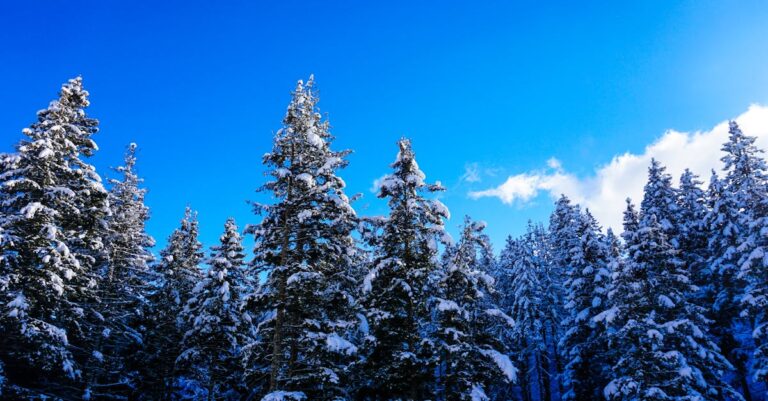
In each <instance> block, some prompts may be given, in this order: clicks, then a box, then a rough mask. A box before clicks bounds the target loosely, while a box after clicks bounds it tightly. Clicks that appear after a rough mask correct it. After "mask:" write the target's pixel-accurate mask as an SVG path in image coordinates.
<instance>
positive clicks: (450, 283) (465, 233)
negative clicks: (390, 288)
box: [430, 217, 517, 401]
mask: <svg viewBox="0 0 768 401" xmlns="http://www.w3.org/2000/svg"><path fill="white" fill-rule="evenodd" d="M484 228H485V223H480V222H473V221H472V220H470V219H469V217H467V218H465V221H464V226H463V228H462V235H461V239H460V240H459V242H458V243H457V244H456V245H455V246H451V247H449V249H448V250H447V252H446V258H445V259H446V260H445V263H443V264H442V265H441V267H440V269H438V270H436V271H434V272H433V273H432V277H431V279H430V282H431V285H432V288H434V290H433V291H432V293H433V294H434V295H433V296H432V297H431V299H430V307H431V309H432V313H431V314H432V315H433V316H435V323H434V326H433V328H432V330H431V333H430V334H431V336H430V337H431V340H432V341H433V343H434V349H435V358H436V360H437V364H436V365H437V372H438V373H437V376H438V377H437V379H438V380H437V391H436V396H437V398H438V399H442V400H447V401H452V400H457V401H458V400H481V399H488V395H487V393H490V391H488V390H489V387H490V386H491V385H492V384H493V383H494V382H497V381H506V382H513V381H514V380H516V377H517V369H516V368H515V367H514V366H513V365H512V362H511V360H510V359H509V356H507V355H506V353H505V349H504V344H503V343H502V342H501V341H500V339H499V338H498V337H496V336H494V335H493V331H492V330H489V329H490V327H491V326H493V325H499V324H500V325H503V326H506V327H514V321H513V320H512V318H510V317H509V316H507V315H506V314H505V313H504V312H502V311H501V310H500V309H498V308H497V306H496V305H495V304H494V303H493V301H492V299H491V297H490V295H491V294H492V293H493V292H494V287H493V286H494V282H493V278H492V277H490V276H489V275H488V274H487V273H485V272H483V271H481V270H480V268H481V267H482V265H481V264H482V263H483V262H485V261H484V258H486V257H487V255H485V254H484V251H485V250H487V249H489V248H490V246H489V239H488V237H487V236H486V235H485V234H483V232H482V231H483V230H484Z"/></svg>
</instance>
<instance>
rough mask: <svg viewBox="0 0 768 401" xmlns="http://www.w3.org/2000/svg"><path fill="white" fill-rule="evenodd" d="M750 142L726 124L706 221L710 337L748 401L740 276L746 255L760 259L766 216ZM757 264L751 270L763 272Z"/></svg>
mask: <svg viewBox="0 0 768 401" xmlns="http://www.w3.org/2000/svg"><path fill="white" fill-rule="evenodd" d="M754 141H755V138H754V137H750V136H747V135H744V133H743V132H742V131H741V129H739V126H738V125H737V124H736V122H734V121H731V122H730V123H729V131H728V141H727V142H726V143H725V144H724V145H723V147H722V150H723V152H725V155H724V156H723V157H722V158H721V160H722V162H723V171H724V172H725V177H724V178H723V179H722V181H718V182H713V183H712V186H711V187H712V188H711V191H710V192H711V194H710V196H711V197H712V199H711V201H710V202H712V210H711V212H710V214H709V216H708V218H707V221H708V223H709V229H710V231H711V236H710V242H709V245H710V246H709V248H710V249H709V251H710V260H709V264H710V268H711V269H712V271H713V273H714V274H715V275H716V280H714V283H715V288H714V290H715V296H716V298H715V303H714V317H715V319H714V320H715V321H714V323H713V326H712V331H713V334H715V336H716V337H717V339H718V343H719V345H720V347H721V349H722V351H723V354H724V355H725V356H726V357H727V358H728V359H729V361H730V362H731V363H732V364H733V365H734V367H735V368H736V371H735V373H736V379H735V383H737V385H738V386H739V387H741V391H742V392H743V394H744V395H745V397H746V398H748V399H750V398H751V394H750V392H751V391H750V384H749V366H748V364H749V358H750V356H751V354H752V353H753V350H754V345H753V344H751V342H749V341H745V340H746V339H748V338H749V334H750V333H752V332H753V329H754V327H752V326H753V324H754V322H753V321H750V319H745V318H743V317H742V316H741V313H742V311H743V307H744V305H746V304H743V303H742V301H743V299H744V295H745V291H746V289H747V286H748V285H749V281H748V280H747V279H748V278H751V277H752V275H750V274H744V272H743V271H745V270H748V269H749V266H750V265H752V264H751V263H749V259H750V255H756V256H757V255H758V254H759V251H758V249H759V247H760V245H758V243H759V242H760V235H761V234H760V233H759V231H760V227H758V225H759V224H758V223H757V222H758V221H759V220H760V216H761V215H763V216H764V215H765V208H764V206H762V204H764V201H763V200H762V199H764V198H765V196H766V195H765V191H766V166H765V161H764V160H763V159H762V158H761V157H760V153H762V151H761V150H759V149H757V147H756V146H755V145H754ZM751 233H755V234H756V235H752V234H751ZM753 252H755V253H753ZM759 258H760V257H759V256H758V258H757V259H758V260H756V261H758V263H756V264H754V265H755V266H762V262H761V261H759ZM758 269H759V267H758Z"/></svg>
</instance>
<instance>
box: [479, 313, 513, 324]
mask: <svg viewBox="0 0 768 401" xmlns="http://www.w3.org/2000/svg"><path fill="white" fill-rule="evenodd" d="M485 313H487V314H488V315H490V316H495V317H500V318H501V319H503V320H504V322H505V323H506V324H507V326H509V327H515V320H514V319H512V318H511V317H509V316H508V315H507V314H506V313H504V312H502V311H501V310H500V309H488V310H486V311H485Z"/></svg>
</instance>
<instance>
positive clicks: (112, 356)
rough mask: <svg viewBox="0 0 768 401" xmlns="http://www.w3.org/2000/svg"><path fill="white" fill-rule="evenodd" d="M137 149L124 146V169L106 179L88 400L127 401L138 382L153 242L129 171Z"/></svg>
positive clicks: (132, 172) (135, 178) (135, 179)
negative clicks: (99, 320) (119, 400)
mask: <svg viewBox="0 0 768 401" xmlns="http://www.w3.org/2000/svg"><path fill="white" fill-rule="evenodd" d="M136 149H137V146H136V144H135V143H132V144H130V145H129V146H128V150H127V152H126V154H125V161H124V164H123V166H120V167H118V168H116V169H115V171H116V172H117V173H118V174H120V175H121V176H122V177H121V178H120V179H110V180H109V182H110V184H111V188H110V191H109V207H110V214H109V216H108V218H107V219H106V222H107V230H106V235H105V248H106V251H107V255H108V260H107V263H106V266H105V267H104V271H103V272H102V277H101V278H100V285H99V294H100V297H101V309H102V314H103V316H104V326H105V327H104V329H103V330H102V332H101V336H100V337H99V340H98V341H97V345H98V352H100V353H101V358H100V359H101V363H100V364H98V365H97V366H95V368H96V369H95V371H94V372H93V374H92V377H90V378H89V380H90V383H87V385H88V388H89V389H90V393H91V396H92V397H105V396H106V395H107V394H108V395H109V396H113V397H118V396H120V395H121V396H123V397H126V396H129V395H130V394H132V392H133V391H135V390H136V388H137V387H138V384H139V382H140V381H141V377H139V376H138V373H137V370H138V369H139V368H140V366H139V365H138V363H139V361H138V360H136V358H135V355H137V351H139V350H140V349H141V347H142V344H143V333H142V330H141V323H142V319H143V317H142V314H143V312H144V311H145V309H146V308H147V302H148V301H147V299H146V295H147V293H148V290H149V287H150V281H151V280H152V279H153V277H152V276H151V272H150V269H149V263H150V262H152V261H153V260H154V256H153V255H152V252H151V251H150V250H149V249H150V248H151V247H152V246H154V245H155V240H154V239H153V238H152V237H151V236H150V235H149V234H147V232H146V230H145V224H146V222H147V220H149V208H148V207H147V206H146V205H145V204H144V196H145V194H146V192H147V191H146V189H144V188H141V186H140V185H141V183H142V181H143V180H142V179H141V178H139V176H138V175H137V174H136V171H135V169H134V168H135V166H136Z"/></svg>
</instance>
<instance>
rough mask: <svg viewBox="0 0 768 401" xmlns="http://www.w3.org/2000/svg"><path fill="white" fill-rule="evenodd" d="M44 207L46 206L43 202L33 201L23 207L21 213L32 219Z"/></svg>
mask: <svg viewBox="0 0 768 401" xmlns="http://www.w3.org/2000/svg"><path fill="white" fill-rule="evenodd" d="M43 208H44V206H43V204H42V203H40V202H32V203H30V204H28V205H27V206H24V207H23V208H22V209H21V214H22V215H24V217H26V218H27V219H31V218H33V217H35V214H37V212H39V211H40V210H42V209H43Z"/></svg>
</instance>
